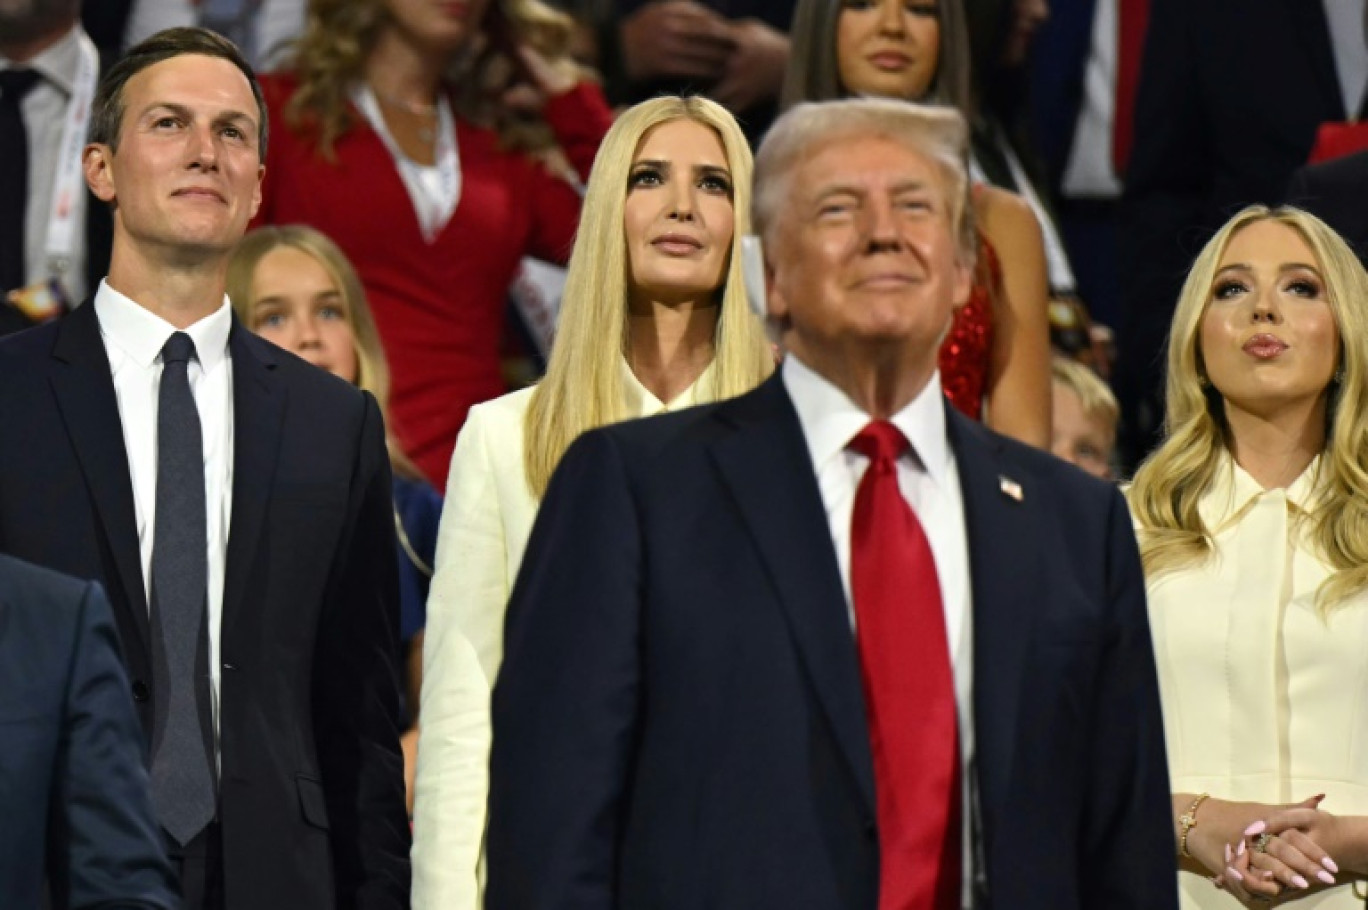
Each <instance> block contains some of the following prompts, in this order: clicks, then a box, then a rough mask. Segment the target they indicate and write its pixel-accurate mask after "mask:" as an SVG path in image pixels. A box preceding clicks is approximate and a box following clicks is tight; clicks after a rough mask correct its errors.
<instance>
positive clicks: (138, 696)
mask: <svg viewBox="0 0 1368 910" xmlns="http://www.w3.org/2000/svg"><path fill="white" fill-rule="evenodd" d="M150 694H151V692H149V691H148V688H147V683H145V682H143V681H142V680H141V679H135V680H133V700H134V701H147V696H148V695H150Z"/></svg>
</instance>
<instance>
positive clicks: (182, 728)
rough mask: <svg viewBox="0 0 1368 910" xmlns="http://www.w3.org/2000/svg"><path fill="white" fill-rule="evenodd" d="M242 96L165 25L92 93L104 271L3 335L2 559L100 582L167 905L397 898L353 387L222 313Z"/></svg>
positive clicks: (258, 130)
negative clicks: (127, 694) (38, 321)
mask: <svg viewBox="0 0 1368 910" xmlns="http://www.w3.org/2000/svg"><path fill="white" fill-rule="evenodd" d="M266 141H267V136H266V117H265V110H264V104H263V102H262V97H261V92H260V88H259V86H257V84H256V81H255V77H254V76H253V74H252V71H251V68H250V67H249V66H248V65H247V63H246V62H245V61H244V60H243V58H242V56H241V54H240V53H239V52H238V50H237V48H235V47H234V46H233V45H232V44H231V43H230V42H228V41H227V40H225V39H223V38H221V37H219V36H217V35H215V34H213V33H211V32H208V31H205V30H202V29H171V30H167V31H165V32H161V33H159V34H157V35H154V36H153V37H151V38H149V39H148V40H147V41H145V42H143V43H142V44H140V45H138V46H136V47H134V48H132V49H130V50H129V52H128V54H127V55H126V56H125V57H124V58H123V59H122V60H120V61H119V63H117V64H116V65H115V66H113V67H112V68H111V69H110V70H109V71H108V72H107V73H106V74H105V77H104V79H103V81H102V82H101V85H100V88H99V90H98V91H97V92H96V96H95V104H94V109H93V112H92V116H91V130H90V142H89V143H88V145H87V146H86V148H85V157H84V168H85V177H86V182H87V184H88V185H89V186H90V188H91V190H92V192H94V193H95V195H96V196H97V197H98V198H99V199H101V200H102V201H103V202H105V203H108V204H110V205H111V206H112V208H113V219H114V244H113V250H112V254H111V259H110V270H109V274H108V276H107V278H106V279H105V280H104V281H103V282H102V283H101V284H100V286H99V288H98V290H97V291H96V292H95V295H94V298H93V299H92V300H91V301H89V302H88V303H87V304H85V305H83V306H81V307H79V308H77V310H76V311H75V312H73V313H72V314H71V315H70V316H67V317H66V318H64V319H62V320H61V321H59V322H57V323H55V324H51V325H47V326H43V327H40V328H37V329H33V330H31V331H28V332H22V333H20V334H18V335H14V336H11V337H10V338H7V339H5V340H4V341H0V426H3V427H4V433H3V434H0V552H7V553H10V554H13V555H16V556H19V557H21V558H24V559H27V560H29V561H32V562H36V563H39V564H41V565H46V566H49V567H51V568H55V569H58V570H61V571H64V572H67V573H69V574H72V575H76V576H77V577H80V578H86V579H91V580H96V581H99V582H101V584H102V585H103V586H104V588H105V590H106V591H107V592H108V594H109V597H110V600H111V602H112V605H113V609H114V615H115V619H116V622H117V624H118V628H119V633H120V639H121V643H122V646H123V654H124V659H125V662H126V665H127V667H128V671H129V676H130V678H131V679H132V683H131V690H132V693H133V697H134V699H135V701H136V702H137V707H138V713H139V718H140V720H141V721H142V725H143V728H144V730H145V732H146V734H147V736H148V742H149V744H150V746H149V750H148V751H149V756H150V780H151V784H150V786H151V791H152V799H153V805H154V807H155V809H156V812H157V819H158V821H159V822H160V824H161V827H162V829H163V831H164V833H165V835H166V839H167V845H168V850H169V851H170V852H171V854H172V856H173V858H174V859H175V861H176V863H177V865H178V866H179V871H180V877H181V884H182V888H183V897H184V900H185V903H186V905H187V906H188V907H191V908H199V907H206V908H216V907H226V908H229V910H237V908H242V910H271V908H281V910H333V908H337V907H346V908H351V907H360V908H392V910H400V908H406V907H407V906H408V888H409V867H408V847H409V829H408V824H407V818H406V815H405V811H404V782H403V763H402V760H401V757H400V750H399V730H398V716H399V705H398V691H399V690H398V672H397V667H396V650H397V645H396V637H397V633H398V625H399V618H398V595H397V585H398V581H397V572H396V568H395V563H394V553H395V546H396V545H395V542H394V517H393V505H392V502H391V493H390V476H389V460H388V458H387V456H386V452H385V443H384V428H383V426H382V423H381V418H380V413H379V409H378V407H377V406H376V403H375V401H374V399H372V398H371V397H370V396H369V395H367V394H365V393H363V392H361V391H359V390H357V389H356V388H355V387H353V386H351V385H350V384H348V383H346V382H342V381H339V380H337V379H335V378H334V377H332V376H330V375H328V374H327V373H325V372H324V371H322V370H319V369H316V368H314V367H312V366H310V365H309V364H308V363H306V362H304V361H303V360H300V359H299V358H297V357H294V356H292V355H290V354H287V353H285V352H283V351H281V350H280V349H279V348H276V347H274V346H273V345H271V344H268V343H266V342H264V341H262V340H261V339H259V338H257V337H256V336H255V335H253V334H252V333H251V332H249V331H247V330H245V329H244V328H243V327H242V326H241V325H238V324H237V323H236V322H235V321H234V320H233V317H232V309H231V307H230V306H229V304H228V300H227V298H226V296H225V294H224V278H225V270H226V268H227V262H228V259H229V257H230V256H231V254H232V251H233V248H234V247H235V245H236V244H237V242H238V240H240V239H241V237H242V234H243V232H244V230H245V228H246V225H247V222H248V220H249V219H250V218H251V216H252V214H253V213H254V212H255V210H256V208H257V206H258V205H259V204H260V200H261V177H262V173H263V167H262V163H261V162H262V160H263V158H264V152H265V145H266Z"/></svg>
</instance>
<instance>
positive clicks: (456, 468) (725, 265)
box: [413, 97, 774, 910]
mask: <svg viewBox="0 0 1368 910" xmlns="http://www.w3.org/2000/svg"><path fill="white" fill-rule="evenodd" d="M750 182H751V155H750V150H749V147H748V146H747V144H746V139H745V137H744V136H743V134H742V133H741V131H740V128H739V127H738V126H737V124H736V121H735V120H733V119H732V117H731V115H730V114H728V113H727V112H726V111H725V110H724V109H723V108H721V107H720V106H718V105H717V104H715V103H713V102H711V101H708V100H706V99H704V98H677V97H663V98H656V99H652V100H650V101H646V102H643V103H641V104H639V105H637V106H636V107H633V108H631V109H630V110H628V111H627V112H626V113H625V114H623V115H622V116H621V117H620V118H619V119H618V121H617V123H616V124H614V126H613V128H612V130H610V131H609V133H608V135H607V137H606V138H605V139H604V142H603V147H602V149H601V150H600V152H599V155H598V158H597V160H596V161H595V162H594V169H593V173H592V175H591V177H590V180H589V186H588V191H587V193H586V195H585V200H584V213H583V216H582V221H581V225H580V231H579V234H578V236H577V237H576V239H575V248H574V251H573V253H572V254H571V257H570V267H569V275H568V278H567V283H566V288H565V294H564V297H563V301H562V304H561V317H560V325H559V327H558V330H557V334H556V340H555V343H554V345H553V346H552V349H551V359H550V363H549V366H548V369H547V373H546V378H545V379H543V380H542V381H541V382H540V383H539V384H538V385H537V386H535V387H533V388H531V389H526V390H523V391H521V392H515V393H513V394H511V395H506V396H504V397H502V398H499V399H496V400H494V401H491V402H488V403H486V404H483V405H479V406H477V407H475V408H474V409H472V410H471V412H470V418H469V420H468V421H467V422H466V425H465V427H464V429H462V431H461V435H460V438H459V439H458V440H457V443H456V451H455V454H454V456H453V457H452V461H451V473H450V479H449V481H448V487H447V490H448V494H447V500H446V505H445V507H444V509H443V513H442V524H441V530H440V533H439V537H438V545H437V575H436V577H435V579H434V580H433V588H432V595H431V597H430V598H429V601H428V631H427V642H426V647H425V650H424V657H425V660H424V668H425V675H424V680H423V708H422V712H423V728H422V734H421V739H420V747H419V761H418V785H417V794H418V799H417V805H416V810H415V817H414V852H413V865H414V906H415V907H416V908H439V907H440V908H443V910H445V908H449V907H475V906H477V905H478V900H479V889H478V886H477V880H476V867H477V864H478V856H479V852H480V842H481V839H482V836H483V833H484V807H485V796H486V791H487V786H488V773H487V764H488V751H489V695H490V690H491V688H492V686H493V683H494V678H495V675H496V674H497V673H498V668H499V663H500V661H501V659H502V654H503V618H504V610H505V608H506V606H507V602H508V596H509V593H510V590H511V588H512V583H513V579H514V577H515V575H516V574H517V571H518V566H519V564H520V562H521V560H522V555H523V551H524V549H525V547H526V544H527V537H528V534H529V533H530V531H531V528H532V521H533V519H534V518H535V516H536V511H537V504H538V502H540V500H541V497H542V495H543V494H544V493H545V491H546V486H547V482H548V481H549V479H550V476H551V474H552V472H553V471H554V470H555V467H556V464H557V462H559V460H560V458H561V456H562V455H563V454H564V453H565V450H566V448H567V447H568V446H569V445H570V443H572V442H573V441H574V440H575V439H576V438H577V437H578V436H579V435H580V434H581V433H583V432H585V431H586V430H590V429H593V428H594V427H598V426H602V425H604V424H607V423H611V422H614V421H618V420H625V419H627V418H631V417H640V416H643V415H647V414H654V413H659V412H662V411H668V410H676V409H678V408H682V407H687V406H689V405H693V404H701V403H704V402H709V401H715V400H717V399H721V398H727V397H730V396H733V395H737V394H740V393H742V392H744V391H748V390H749V389H751V388H753V387H754V386H756V385H758V384H759V383H760V381H761V380H762V379H764V378H765V377H766V376H767V375H769V373H770V372H771V370H772V369H773V365H774V364H773V356H772V354H771V352H770V348H769V345H768V343H767V342H766V339H765V335H764V330H763V327H762V325H761V323H760V321H759V320H758V319H757V318H756V317H755V316H754V315H753V314H752V313H751V312H750V311H749V309H748V307H747V304H746V298H745V291H744V283H743V281H742V278H741V255H740V240H741V237H742V236H743V235H745V234H747V233H749V231H750V221H749V219H750V215H749V211H750ZM472 670H473V671H474V677H477V678H473V677H472Z"/></svg>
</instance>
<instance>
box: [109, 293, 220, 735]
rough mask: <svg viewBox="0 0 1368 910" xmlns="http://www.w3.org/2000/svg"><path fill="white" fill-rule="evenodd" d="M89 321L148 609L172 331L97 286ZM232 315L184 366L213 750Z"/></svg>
mask: <svg viewBox="0 0 1368 910" xmlns="http://www.w3.org/2000/svg"><path fill="white" fill-rule="evenodd" d="M95 317H96V319H97V320H98V321H99V323H100V337H101V339H103V341H104V346H105V352H106V353H107V354H108V355H109V367H110V372H111V373H112V374H113V377H114V394H115V397H116V398H117V399H118V403H119V420H120V422H121V423H122V424H123V435H124V448H125V449H126V451H127V452H128V472H129V475H130V478H129V479H130V480H131V481H132V483H133V513H134V517H135V519H136V522H137V526H138V552H139V554H140V556H141V557H142V572H143V593H144V594H146V595H147V598H148V603H151V596H152V595H151V578H152V539H153V533H152V531H153V528H154V527H155V526H156V521H157V407H158V397H157V396H158V391H159V390H160V388H161V372H162V359H161V349H162V346H163V345H165V344H166V340H167V339H168V338H170V337H171V336H172V335H173V334H174V333H175V332H176V331H177V329H176V327H175V326H173V325H171V323H169V322H167V321H166V320H164V319H162V318H161V317H160V316H157V315H155V314H153V313H152V312H150V311H149V310H146V309H144V308H143V307H141V306H139V305H138V304H136V303H134V302H133V301H132V300H130V299H128V298H127V297H125V296H124V295H123V294H120V293H119V292H118V291H116V290H114V289H113V288H111V287H110V286H109V283H108V282H106V281H102V282H100V287H99V290H97V291H96V292H95ZM231 328H232V310H231V309H230V308H229V304H228V298H227V297H224V298H223V305H222V306H221V307H219V308H218V309H217V310H215V311H214V313H212V314H211V315H209V316H206V317H204V318H203V319H201V320H200V321H199V322H196V323H195V324H194V325H192V326H190V327H189V328H187V329H186V330H185V331H186V333H187V334H188V335H189V336H190V337H191V339H193V340H194V342H195V358H194V359H193V360H191V362H190V364H189V378H190V394H191V395H193V396H194V399H195V407H196V409H198V411H199V417H200V427H201V431H202V435H203V438H204V494H205V498H204V502H205V506H206V515H207V516H208V521H209V527H208V529H207V531H208V543H209V616H208V622H209V690H210V703H211V706H212V708H213V717H214V748H215V749H216V750H217V748H218V729H219V709H218V708H219V666H220V663H219V627H220V625H221V621H222V617H223V580H224V565H225V563H226V562H227V558H228V523H229V521H230V519H231V518H232V509H233V361H232V358H231V357H229V355H228V331H229V329H231Z"/></svg>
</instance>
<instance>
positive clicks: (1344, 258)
mask: <svg viewBox="0 0 1368 910" xmlns="http://www.w3.org/2000/svg"><path fill="white" fill-rule="evenodd" d="M1365 381H1368V274H1365V272H1364V270H1363V267H1362V266H1361V265H1360V264H1359V262H1358V260H1357V258H1355V256H1354V254H1353V253H1352V252H1351V251H1350V249H1349V247H1348V246H1347V245H1346V244H1345V243H1344V241H1343V240H1342V239H1340V237H1339V236H1338V235H1336V234H1335V233H1334V232H1333V231H1332V230H1330V228H1328V227H1326V225H1325V224H1324V223H1323V222H1321V221H1320V220H1319V219H1317V218H1315V217H1313V216H1311V215H1308V214H1306V213H1304V212H1300V211H1297V210H1296V209H1276V210H1270V209H1267V208H1264V207H1262V206H1254V207H1250V208H1247V209H1245V210H1244V211H1242V212H1240V213H1239V214H1238V215H1236V216H1235V217H1234V218H1233V219H1232V220H1231V221H1230V222H1229V223H1227V224H1226V225H1225V227H1223V228H1222V229H1221V230H1220V231H1219V232H1218V233H1217V234H1216V236H1215V237H1213V238H1212V239H1211V241H1210V242H1209V243H1208V244H1207V245H1206V247H1205V248H1204V249H1203V251H1202V253H1201V255H1199V256H1198V258H1197V261H1196V263H1195V265H1194V266H1193V268H1192V271H1191V272H1190V273H1189V275H1188V278H1187V281H1186V283H1185V284H1184V286H1183V291H1182V294H1181V296H1180V298H1179V301H1178V306H1177V310H1176V312H1175V313H1174V317H1173V327H1172V331H1171V334H1170V340H1169V350H1168V380H1167V392H1166V396H1167V402H1166V411H1167V413H1166V417H1165V428H1166V438H1165V441H1164V443H1163V444H1162V445H1161V446H1160V447H1159V449H1158V450H1156V451H1155V453H1154V454H1153V455H1152V456H1151V457H1150V458H1149V459H1148V460H1147V461H1146V462H1145V463H1144V464H1143V465H1141V467H1140V469H1139V471H1138V472H1137V473H1136V475H1135V480H1134V483H1133V484H1132V485H1131V487H1130V488H1129V490H1128V491H1127V499H1128V501H1129V503H1130V507H1131V511H1132V513H1133V515H1134V519H1135V525H1136V530H1137V537H1138V539H1139V541H1140V548H1141V556H1142V559H1143V561H1144V566H1145V574H1146V578H1147V582H1148V594H1149V601H1150V624H1151V628H1152V630H1153V634H1154V638H1155V652H1156V656H1157V658H1158V668H1159V681H1160V689H1161V694H1162V697H1163V702H1164V722H1165V738H1166V742H1167V747H1168V756H1169V772H1170V778H1171V785H1172V787H1173V791H1174V792H1173V818H1174V845H1175V851H1174V852H1175V854H1176V856H1177V863H1178V869H1179V884H1180V889H1181V894H1182V906H1183V907H1185V908H1213V910H1214V908H1235V907H1238V906H1239V905H1240V902H1248V901H1251V900H1253V901H1265V900H1273V899H1277V900H1284V899H1285V900H1289V901H1295V902H1296V905H1297V906H1302V907H1308V908H1310V907H1315V908H1322V910H1331V908H1345V910H1347V908H1349V907H1362V906H1363V897H1362V896H1355V893H1354V888H1355V887H1357V885H1358V881H1357V880H1359V879H1362V878H1364V877H1365V876H1368V676H1365V674H1364V672H1363V667H1364V665H1365V664H1364V653H1365V648H1368V398H1365V386H1364V383H1365ZM1212 880H1214V881H1215V883H1216V884H1217V886H1218V887H1216V888H1213V887H1212V883H1211V882H1212Z"/></svg>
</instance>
